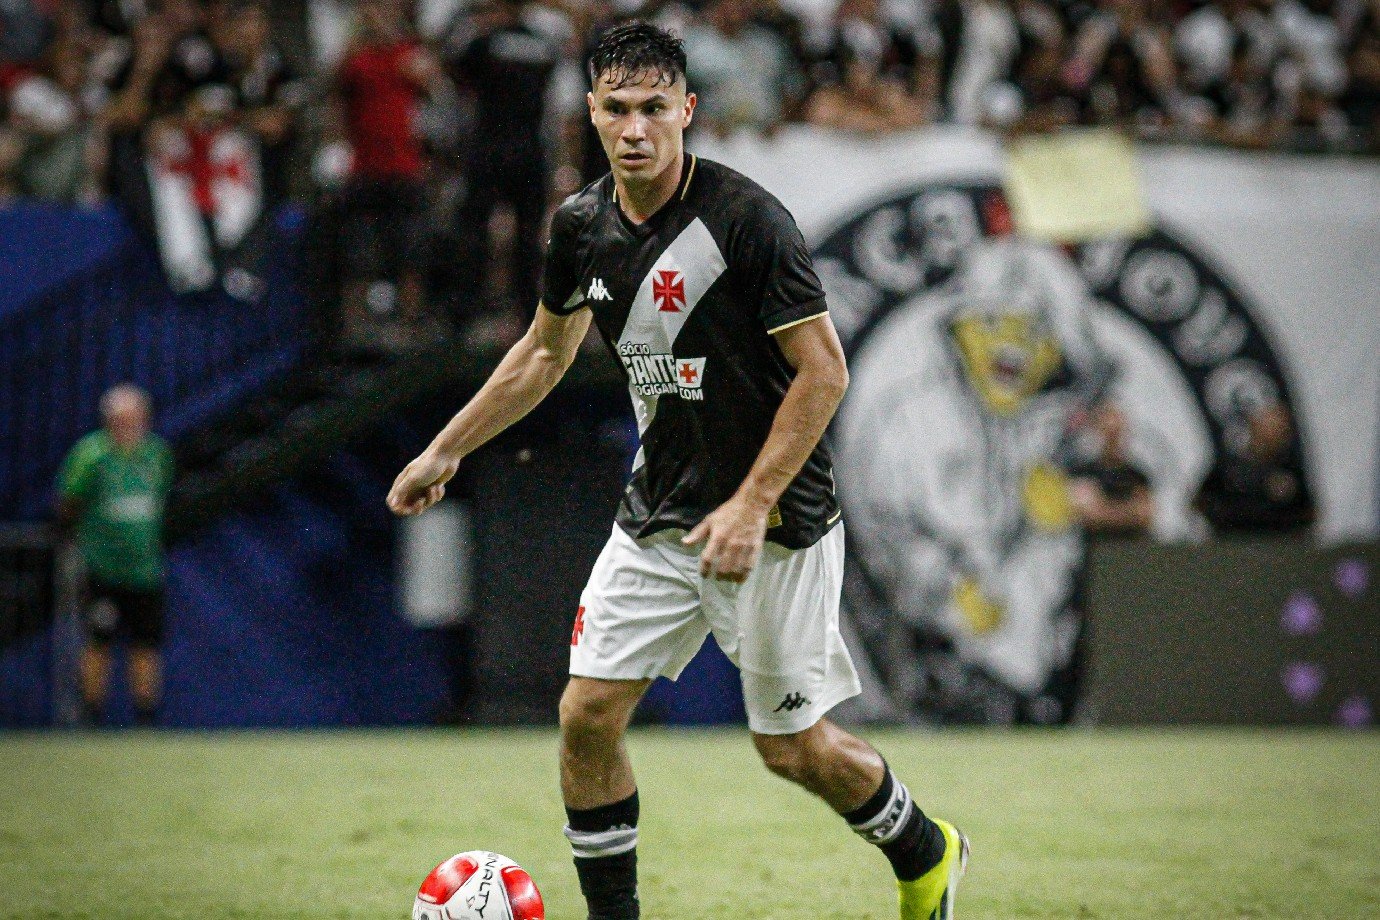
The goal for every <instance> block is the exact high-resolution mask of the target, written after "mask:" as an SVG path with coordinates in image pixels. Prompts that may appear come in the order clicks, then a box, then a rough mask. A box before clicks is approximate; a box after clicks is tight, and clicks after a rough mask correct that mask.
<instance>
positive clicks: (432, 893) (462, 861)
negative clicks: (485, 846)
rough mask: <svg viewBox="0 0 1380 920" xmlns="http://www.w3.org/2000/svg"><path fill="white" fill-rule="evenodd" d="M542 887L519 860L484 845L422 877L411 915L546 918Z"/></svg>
mask: <svg viewBox="0 0 1380 920" xmlns="http://www.w3.org/2000/svg"><path fill="white" fill-rule="evenodd" d="M545 918H546V908H545V907H543V906H542V903H541V892H539V891H537V886H536V885H535V884H533V883H532V876H530V875H528V874H527V870H525V869H523V868H522V867H521V866H519V865H518V864H517V863H515V862H513V861H512V860H511V859H509V858H508V857H506V856H499V855H498V854H497V853H489V852H487V851H485V850H470V851H469V852H467V853H458V854H456V855H455V856H452V857H451V858H450V859H448V860H446V861H445V862H443V863H441V864H440V865H439V866H437V867H436V868H435V869H432V870H431V874H430V875H428V876H427V877H426V881H424V882H422V887H421V890H420V891H418V892H417V900H416V902H415V903H414V904H413V905H412V920H545Z"/></svg>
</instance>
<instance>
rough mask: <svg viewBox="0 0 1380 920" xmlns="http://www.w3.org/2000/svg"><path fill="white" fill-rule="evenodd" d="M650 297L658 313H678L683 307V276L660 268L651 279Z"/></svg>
mask: <svg viewBox="0 0 1380 920" xmlns="http://www.w3.org/2000/svg"><path fill="white" fill-rule="evenodd" d="M652 297H653V298H654V299H655V300H656V309H657V312H659V313H679V312H680V311H681V310H683V309H684V308H685V278H684V277H683V276H682V275H681V273H680V272H677V271H671V270H669V269H665V268H663V269H661V270H659V271H658V272H657V273H656V278H655V279H653V281H652Z"/></svg>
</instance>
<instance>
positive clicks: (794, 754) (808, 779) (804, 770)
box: [752, 732, 815, 788]
mask: <svg viewBox="0 0 1380 920" xmlns="http://www.w3.org/2000/svg"><path fill="white" fill-rule="evenodd" d="M752 742H753V744H754V746H756V748H757V753H758V754H759V755H761V757H762V763H763V764H764V765H765V766H766V768H767V769H768V770H770V771H771V772H773V773H775V774H776V775H777V776H779V777H781V778H782V779H787V780H790V781H791V782H793V783H797V784H799V785H801V786H805V787H807V788H808V787H810V786H811V784H812V782H813V781H814V776H815V762H814V757H813V756H812V750H811V745H810V739H809V738H808V737H806V735H805V733H804V732H801V733H798V734H794V735H757V734H754V735H753V736H752Z"/></svg>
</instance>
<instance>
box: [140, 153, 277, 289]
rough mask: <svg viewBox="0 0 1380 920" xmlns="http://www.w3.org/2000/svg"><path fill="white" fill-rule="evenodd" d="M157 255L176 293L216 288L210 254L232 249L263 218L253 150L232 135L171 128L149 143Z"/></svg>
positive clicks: (261, 193)
mask: <svg viewBox="0 0 1380 920" xmlns="http://www.w3.org/2000/svg"><path fill="white" fill-rule="evenodd" d="M150 146H151V150H150V151H149V157H148V174H149V188H150V191H151V193H152V196H153V217H154V225H155V227H156V228H157V231H158V251H159V257H160V258H161V260H162V263H163V270H164V272H165V273H166V274H167V276H168V283H169V284H170V285H171V286H172V289H173V290H174V291H176V292H178V293H185V292H188V291H204V290H207V289H209V288H210V287H212V286H213V285H214V284H215V283H216V261H215V258H214V255H215V252H216V251H220V252H226V251H229V250H232V249H234V248H235V247H236V246H238V245H239V244H240V243H241V242H243V241H244V239H245V237H246V236H247V235H248V234H249V232H250V231H251V230H252V229H253V228H254V227H255V225H256V224H257V223H258V221H259V218H260V217H261V216H262V213H263V185H262V177H261V175H260V164H259V148H258V144H257V143H256V142H255V140H254V138H253V137H252V136H251V135H250V134H249V133H248V132H245V131H242V130H240V129H238V128H227V127H222V128H209V129H196V128H172V129H168V130H164V131H159V132H157V133H156V134H155V135H154V137H153V139H152V140H151V143H150Z"/></svg>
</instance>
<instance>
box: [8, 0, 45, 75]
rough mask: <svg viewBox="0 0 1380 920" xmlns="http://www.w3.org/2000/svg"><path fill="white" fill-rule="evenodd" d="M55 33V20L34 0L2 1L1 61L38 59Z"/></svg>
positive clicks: (21, 62)
mask: <svg viewBox="0 0 1380 920" xmlns="http://www.w3.org/2000/svg"><path fill="white" fill-rule="evenodd" d="M51 35H52V29H51V24H50V23H49V22H48V19H47V17H46V16H44V15H43V11H42V10H41V9H39V7H38V6H37V5H36V4H35V3H34V2H33V0H5V2H4V3H0V64H6V63H8V64H25V63H33V62H36V61H37V60H38V59H39V58H40V57H42V56H43V49H44V48H45V47H46V46H47V44H48V40H49V38H50V37H51Z"/></svg>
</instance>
